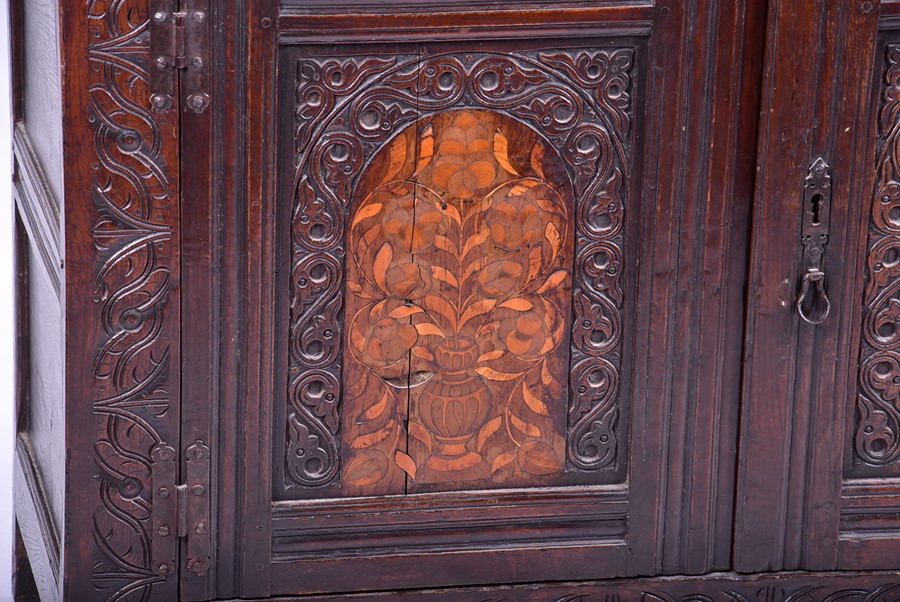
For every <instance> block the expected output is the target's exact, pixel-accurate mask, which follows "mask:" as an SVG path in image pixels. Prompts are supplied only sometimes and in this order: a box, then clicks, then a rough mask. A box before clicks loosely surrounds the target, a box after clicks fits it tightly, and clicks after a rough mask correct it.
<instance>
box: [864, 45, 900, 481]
mask: <svg viewBox="0 0 900 602" xmlns="http://www.w3.org/2000/svg"><path fill="white" fill-rule="evenodd" d="M875 172H876V180H875V190H874V193H873V198H872V203H871V213H870V220H869V241H868V247H867V251H866V288H865V292H864V295H863V323H862V333H861V335H862V336H861V338H860V362H859V373H858V378H857V387H858V390H857V398H856V408H857V412H858V413H857V423H856V427H855V431H854V437H853V449H854V468H863V469H864V470H866V474H871V471H872V469H873V468H874V469H876V470H877V469H878V468H879V467H886V466H888V465H891V464H894V463H896V462H897V460H898V459H900V45H888V46H886V48H885V71H884V79H883V82H882V89H881V107H880V112H879V116H878V138H877V142H876V162H875Z"/></svg>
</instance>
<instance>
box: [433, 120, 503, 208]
mask: <svg viewBox="0 0 900 602" xmlns="http://www.w3.org/2000/svg"><path fill="white" fill-rule="evenodd" d="M491 140H492V138H491V132H490V130H488V129H487V128H486V127H485V126H484V125H482V124H481V123H480V122H479V121H478V119H477V118H476V117H475V115H474V114H472V113H471V112H469V111H460V112H459V113H458V114H457V115H456V116H455V117H454V119H453V122H452V123H451V125H450V126H449V127H447V128H445V129H444V130H443V131H442V132H441V134H440V138H439V142H438V145H437V153H436V155H437V156H439V157H440V161H439V162H437V164H436V166H435V167H434V171H433V172H432V174H431V179H432V181H433V182H434V183H435V184H436V185H437V186H439V187H440V188H442V189H443V190H444V191H446V192H447V193H449V194H451V195H453V196H456V197H459V198H461V199H469V198H472V197H473V196H475V195H476V194H477V193H478V192H483V191H484V190H485V189H486V188H487V187H488V186H490V185H491V184H492V183H493V182H494V180H495V179H496V177H497V168H498V163H497V161H496V159H495V158H494V155H493V153H492V141H491Z"/></svg>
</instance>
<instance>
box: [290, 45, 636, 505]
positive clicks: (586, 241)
mask: <svg viewBox="0 0 900 602" xmlns="http://www.w3.org/2000/svg"><path fill="white" fill-rule="evenodd" d="M633 66H634V49H631V48H623V49H603V50H590V51H588V50H565V51H554V52H546V51H544V52H540V51H534V52H521V53H513V54H506V53H504V54H498V53H490V52H481V53H476V54H461V53H459V54H446V55H436V56H427V57H417V56H415V57H413V56H407V57H402V56H398V57H366V58H362V57H355V58H341V59H331V58H303V59H300V60H299V61H298V62H297V67H296V68H297V71H296V86H295V106H294V114H295V118H296V119H295V123H296V126H295V127H296V131H295V138H296V146H295V151H296V156H295V167H296V177H295V181H294V202H293V211H292V222H291V252H292V264H291V285H290V295H291V297H290V328H291V330H290V343H289V348H290V356H289V382H288V414H287V425H286V429H287V446H286V462H285V468H286V479H285V484H284V485H285V487H286V488H288V489H290V488H296V487H298V486H299V487H300V488H311V487H319V486H324V485H329V484H332V483H334V482H335V480H336V477H337V476H338V473H339V470H340V458H339V451H338V450H339V449H340V444H339V442H338V441H339V439H338V437H339V433H338V429H339V424H340V420H339V418H338V414H339V402H340V398H341V391H340V385H339V383H340V377H341V354H342V350H341V341H342V339H343V336H342V333H341V324H342V323H343V316H342V306H343V283H342V281H343V277H344V254H345V250H344V244H345V236H346V220H347V212H348V210H349V202H350V199H351V198H352V196H353V191H354V188H355V185H356V181H357V178H358V176H359V175H360V173H361V172H362V170H363V168H364V166H365V165H366V164H367V162H368V161H369V160H370V158H371V157H373V155H374V154H375V153H376V152H377V151H378V149H380V148H381V147H382V146H383V145H384V144H385V143H386V142H387V141H388V140H389V139H390V138H391V137H392V136H393V135H394V134H395V133H396V132H397V131H399V130H400V129H402V128H403V127H404V126H406V125H408V124H411V123H413V122H414V121H415V120H416V119H418V118H420V117H425V116H428V115H432V114H435V113H438V112H441V111H446V110H449V109H454V108H462V107H471V108H481V109H487V110H491V111H496V112H500V113H504V114H506V115H509V116H510V117H512V118H514V119H517V120H519V121H521V122H524V123H525V124H527V125H529V126H530V127H531V128H533V129H534V130H535V131H537V132H538V133H539V134H540V135H541V136H542V137H543V138H544V139H546V140H547V141H548V142H549V144H550V145H552V146H553V147H554V148H556V149H558V150H559V153H560V155H561V157H562V159H563V162H564V163H565V167H566V170H567V171H568V174H569V177H570V180H571V182H572V183H573V186H574V189H575V197H576V206H575V213H576V218H575V222H576V237H575V253H576V259H575V271H574V273H575V286H574V297H573V302H574V305H575V319H574V323H573V327H572V348H571V368H572V370H571V383H570V385H571V392H570V402H569V411H568V414H569V417H568V421H569V427H568V430H569V436H568V447H569V452H568V460H569V468H570V469H574V470H582V471H594V470H601V469H609V468H613V467H615V466H616V462H617V461H618V460H620V458H619V454H618V449H619V445H618V440H619V438H620V437H621V433H620V431H619V427H618V424H617V419H618V415H619V408H618V384H619V369H620V362H621V336H622V332H621V330H622V315H621V312H622V304H623V292H622V289H623V287H622V283H621V278H622V269H623V265H622V260H623V222H624V207H625V204H626V198H625V197H626V183H627V181H628V175H629V174H628V169H629V166H630V164H631V146H632V145H631V120H632V106H631V99H630V92H631V87H632V70H633Z"/></svg>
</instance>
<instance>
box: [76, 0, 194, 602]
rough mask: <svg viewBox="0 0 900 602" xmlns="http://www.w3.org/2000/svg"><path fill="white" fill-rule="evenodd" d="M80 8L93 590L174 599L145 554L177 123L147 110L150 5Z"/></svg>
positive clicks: (171, 578) (165, 335)
mask: <svg viewBox="0 0 900 602" xmlns="http://www.w3.org/2000/svg"><path fill="white" fill-rule="evenodd" d="M86 10H87V15H86V19H87V24H88V33H89V35H88V36H87V38H88V40H89V48H88V53H89V58H90V70H89V78H90V79H89V88H90V90H89V91H90V105H89V107H90V108H89V113H88V115H86V116H85V119H87V120H88V122H89V123H90V126H91V128H92V130H93V134H94V142H95V145H96V148H95V152H96V156H95V159H94V163H93V165H92V167H91V169H92V178H93V204H94V209H95V211H96V216H95V222H94V228H93V243H94V254H95V260H96V266H97V267H96V272H95V274H94V290H95V295H94V301H95V307H96V309H97V312H98V314H99V315H100V324H101V325H102V330H100V332H98V341H97V343H96V348H95V349H96V351H95V354H94V363H93V385H94V386H93V413H94V415H95V416H96V417H97V431H96V437H95V441H94V455H93V459H94V464H95V465H96V470H95V474H96V476H97V481H96V483H97V485H98V486H99V492H98V494H97V502H96V508H95V510H94V512H93V533H94V550H93V557H92V567H93V575H92V581H93V585H94V588H95V590H96V592H97V594H96V595H97V596H98V599H100V597H102V598H103V599H110V600H126V599H127V600H132V599H134V600H137V599H149V598H150V597H156V598H160V599H162V598H171V597H173V596H176V595H177V594H176V592H177V580H178V576H177V574H176V572H175V568H176V567H175V565H174V564H173V563H172V562H169V560H172V558H167V559H166V560H165V561H160V562H156V563H154V562H153V561H154V559H156V557H157V556H158V555H159V554H157V552H160V550H154V549H153V543H154V536H153V533H152V531H153V516H152V515H153V502H154V500H153V493H152V486H151V485H152V476H153V475H152V465H153V464H154V459H153V458H152V457H151V451H152V450H153V449H163V448H164V449H172V448H171V447H169V446H175V447H177V446H178V433H179V429H180V424H179V420H180V417H179V407H178V402H177V395H178V390H179V383H178V382H177V377H178V374H177V366H178V359H177V357H178V355H177V354H178V347H179V343H178V333H179V332H180V322H179V320H180V317H179V315H178V302H177V298H175V299H173V287H174V284H173V281H174V280H176V279H177V271H178V261H179V260H178V236H177V232H178V227H179V224H178V219H179V217H178V211H179V208H178V203H177V196H178V190H177V186H176V183H175V182H174V181H173V174H172V173H171V172H170V169H171V168H172V167H173V166H177V162H178V155H177V153H178V145H177V139H178V138H177V136H176V135H173V131H172V130H173V129H174V128H175V127H176V125H175V124H176V123H177V121H174V120H173V119H177V117H175V118H172V117H171V116H162V115H161V114H156V113H153V112H151V111H150V109H149V107H148V98H149V88H148V84H147V63H148V61H149V58H150V52H149V40H148V37H147V23H148V18H149V15H148V14H147V3H146V2H139V1H136V0H120V1H117V2H94V1H89V2H87V8H86ZM174 175H177V169H176V172H175V174H174ZM75 202H79V201H78V200H77V199H76V200H75ZM173 470H174V469H173ZM83 485H84V486H85V487H87V486H88V485H89V484H88V483H84V484H83ZM173 537H174V535H173ZM173 549H174V547H173ZM163 556H164V554H163Z"/></svg>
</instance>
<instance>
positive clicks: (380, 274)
mask: <svg viewBox="0 0 900 602" xmlns="http://www.w3.org/2000/svg"><path fill="white" fill-rule="evenodd" d="M393 258H394V250H393V249H392V248H391V245H390V243H387V242H386V243H384V244H383V245H381V248H380V249H378V253H376V254H375V265H374V266H373V267H374V270H373V271H374V273H375V282H377V283H378V286H380V287H381V288H382V289H383V290H387V284H386V276H387V270H388V266H390V265H391V259H393Z"/></svg>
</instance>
